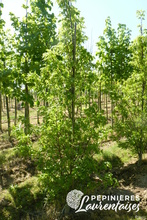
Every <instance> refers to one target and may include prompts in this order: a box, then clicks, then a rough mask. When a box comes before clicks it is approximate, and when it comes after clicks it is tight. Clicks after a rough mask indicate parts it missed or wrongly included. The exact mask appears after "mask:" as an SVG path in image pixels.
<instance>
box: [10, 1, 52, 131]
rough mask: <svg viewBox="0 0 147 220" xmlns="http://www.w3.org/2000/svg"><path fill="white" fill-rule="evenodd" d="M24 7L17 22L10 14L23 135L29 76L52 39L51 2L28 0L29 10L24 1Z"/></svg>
mask: <svg viewBox="0 0 147 220" xmlns="http://www.w3.org/2000/svg"><path fill="white" fill-rule="evenodd" d="M23 8H24V9H25V10H26V16H25V18H23V19H22V21H20V20H19V19H18V18H17V17H15V15H14V14H12V13H10V15H11V21H12V25H13V27H14V29H15V35H16V39H17V45H18V46H17V48H16V51H17V54H18V55H19V56H20V58H21V59H20V60H19V62H18V65H19V66H18V68H20V74H21V77H22V82H21V84H22V85H24V87H25V88H24V89H23V95H22V97H21V100H22V101H23V102H24V103H25V117H24V124H25V134H28V133H29V127H30V120H29V105H31V106H33V104H34V100H33V96H32V95H31V94H30V92H29V90H30V88H32V87H33V85H34V83H33V81H32V80H31V77H30V75H31V74H33V73H34V72H36V73H37V74H39V73H40V68H41V67H42V65H43V61H42V55H43V53H44V52H45V51H46V50H47V49H48V48H50V46H51V45H52V44H53V43H54V39H55V28H56V26H55V18H54V14H53V13H51V8H52V2H51V1H50V0H48V1H43V0H42V1H39V0H31V1H30V10H31V12H28V8H29V6H28V3H27V1H26V5H23Z"/></svg>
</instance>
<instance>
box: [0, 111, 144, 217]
mask: <svg viewBox="0 0 147 220" xmlns="http://www.w3.org/2000/svg"><path fill="white" fill-rule="evenodd" d="M23 114H24V109H22V110H21V111H18V116H22V115H23ZM36 115H37V111H36V109H30V116H31V123H32V124H37V116H36ZM6 121H7V119H6V112H5V111H4V112H3V129H4V132H3V133H1V134H0V220H23V219H24V220H27V219H28V220H29V219H31V218H32V219H33V218H34V219H38V220H46V219H49V220H55V219H57V214H58V213H56V212H55V208H54V207H53V206H51V207H49V208H48V209H44V204H43V202H44V200H43V198H44V195H43V192H42V188H41V185H40V183H39V179H38V171H37V167H36V164H35V160H34V159H32V158H29V157H28V158H27V157H26V158H23V157H22V156H21V153H20V151H19V149H18V148H17V146H12V145H11V144H10V143H9V141H8V135H7V132H6V128H7V123H6ZM13 123H14V109H11V124H13ZM33 149H35V150H36V151H37V150H38V144H37V142H34V143H33ZM101 150H102V151H101V153H100V154H99V155H95V159H96V161H97V166H98V167H99V166H101V165H102V164H103V162H105V161H107V162H109V165H110V166H111V171H112V173H113V176H114V177H115V178H117V179H118V183H119V187H118V188H121V189H123V190H129V191H131V192H133V193H138V194H139V195H140V196H141V198H142V201H141V210H140V212H139V213H137V214H136V213H134V214H133V216H130V215H121V216H119V215H118V213H115V215H113V214H112V216H111V214H110V216H109V214H108V213H106V215H105V216H100V217H101V219H104V220H110V219H111V220H112V219H113V220H116V219H120V220H134V219H136V220H145V219H146V217H145V215H146V213H145V211H144V209H145V207H146V203H145V202H146V198H145V193H146V187H147V179H146V178H147V176H146V170H147V164H146V163H145V162H144V164H142V166H141V167H139V168H138V167H137V165H136V161H137V155H135V154H133V153H132V152H131V151H130V150H129V149H123V148H120V147H119V146H118V144H117V143H116V142H105V143H103V144H102V145H101ZM146 158H147V155H144V161H145V159H146ZM116 192H117V191H116ZM100 217H98V218H97V217H94V219H100ZM83 219H84V218H83ZM80 220H82V218H81V219H80ZM86 220H89V219H86Z"/></svg>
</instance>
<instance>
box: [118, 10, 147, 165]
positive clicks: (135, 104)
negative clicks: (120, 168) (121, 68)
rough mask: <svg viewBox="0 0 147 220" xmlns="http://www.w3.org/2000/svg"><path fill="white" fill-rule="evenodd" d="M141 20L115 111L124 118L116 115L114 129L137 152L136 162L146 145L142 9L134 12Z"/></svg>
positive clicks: (146, 37) (146, 41)
mask: <svg viewBox="0 0 147 220" xmlns="http://www.w3.org/2000/svg"><path fill="white" fill-rule="evenodd" d="M137 14H139V18H140V19H141V26H140V33H141V35H140V36H139V37H137V38H136V39H135V40H134V41H133V44H132V52H133V58H132V66H133V74H132V75H131V76H130V77H129V78H128V79H127V80H126V82H125V83H124V85H123V87H122V91H123V94H124V96H123V97H122V98H121V99H120V101H119V104H118V106H117V110H118V111H119V113H120V114H121V115H123V117H124V119H125V121H124V122H120V119H119V118H118V117H117V123H116V131H117V133H118V134H119V135H120V136H124V137H126V139H127V141H128V142H127V143H128V147H129V146H130V147H132V148H133V150H135V152H136V153H137V154H138V159H139V162H141V160H142V154H143V153H144V151H145V149H146V148H147V126H146V122H147V87H146V79H147V70H146V62H147V49H146V48H147V35H146V33H145V32H143V28H142V20H143V19H144V12H142V11H141V12H139V11H138V12H137Z"/></svg>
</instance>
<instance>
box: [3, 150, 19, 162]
mask: <svg viewBox="0 0 147 220" xmlns="http://www.w3.org/2000/svg"><path fill="white" fill-rule="evenodd" d="M17 155H18V151H17V149H16V148H15V147H14V148H9V149H5V150H2V151H0V165H4V164H6V163H8V162H9V161H10V160H12V159H14V158H15V157H17Z"/></svg>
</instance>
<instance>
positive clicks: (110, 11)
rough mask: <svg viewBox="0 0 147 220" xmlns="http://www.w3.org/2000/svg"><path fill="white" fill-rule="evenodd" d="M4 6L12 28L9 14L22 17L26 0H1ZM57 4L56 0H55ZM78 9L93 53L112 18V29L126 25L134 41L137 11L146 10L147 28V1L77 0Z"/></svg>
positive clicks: (4, 12) (56, 12)
mask: <svg viewBox="0 0 147 220" xmlns="http://www.w3.org/2000/svg"><path fill="white" fill-rule="evenodd" d="M0 1H2V2H3V4H4V9H3V19H4V20H5V21H6V25H7V27H8V28H10V21H9V12H13V13H14V14H15V15H16V16H18V17H22V15H24V9H22V8H21V5H22V4H24V3H25V0H0ZM53 2H55V0H53ZM75 5H76V7H77V8H78V9H79V10H80V12H81V16H82V17H84V18H85V27H86V29H85V33H86V35H87V36H88V38H89V40H88V42H87V43H86V47H87V49H88V50H90V51H91V52H95V51H96V46H95V45H96V42H97V41H98V37H99V36H101V35H103V30H104V28H105V20H106V18H107V17H108V16H110V18H111V22H112V27H113V28H115V29H116V28H117V25H118V24H119V23H121V24H126V25H127V27H128V28H129V29H130V30H132V39H134V38H135V37H137V35H138V34H139V28H137V25H138V24H139V20H138V19H137V18H136V11H137V10H145V12H146V13H145V15H146V20H145V21H144V23H143V25H144V28H147V0H77V2H76V4H75ZM54 11H55V14H56V15H58V9H57V3H55V7H54Z"/></svg>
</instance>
